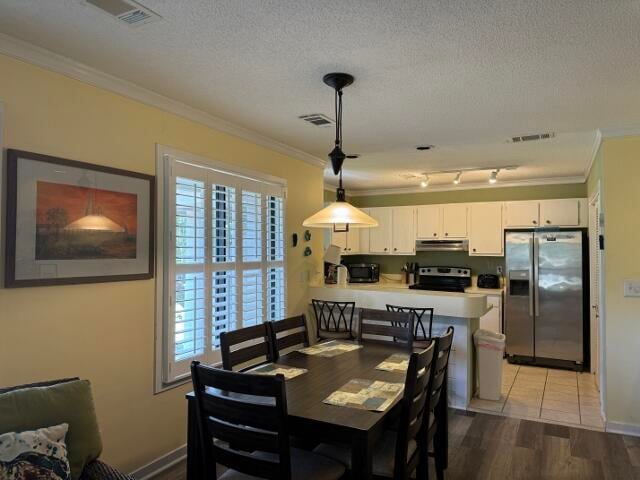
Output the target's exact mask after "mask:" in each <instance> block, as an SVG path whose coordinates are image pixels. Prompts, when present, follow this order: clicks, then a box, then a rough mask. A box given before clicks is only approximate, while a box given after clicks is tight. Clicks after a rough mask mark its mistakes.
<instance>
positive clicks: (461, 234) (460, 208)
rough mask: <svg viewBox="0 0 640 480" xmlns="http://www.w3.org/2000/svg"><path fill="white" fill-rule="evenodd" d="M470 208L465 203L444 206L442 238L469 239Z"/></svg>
mask: <svg viewBox="0 0 640 480" xmlns="http://www.w3.org/2000/svg"><path fill="white" fill-rule="evenodd" d="M467 214H468V207H467V205H466V204H464V203H451V204H448V205H443V206H442V238H467Z"/></svg>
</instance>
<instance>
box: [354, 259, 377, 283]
mask: <svg viewBox="0 0 640 480" xmlns="http://www.w3.org/2000/svg"><path fill="white" fill-rule="evenodd" d="M346 267H347V269H348V270H349V283H378V282H379V281H380V264H379V263H352V264H351V265H347V266H346Z"/></svg>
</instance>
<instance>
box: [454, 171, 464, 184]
mask: <svg viewBox="0 0 640 480" xmlns="http://www.w3.org/2000/svg"><path fill="white" fill-rule="evenodd" d="M461 176H462V172H458V173H456V178H454V179H453V183H454V184H455V185H458V184H459V183H460V177H461Z"/></svg>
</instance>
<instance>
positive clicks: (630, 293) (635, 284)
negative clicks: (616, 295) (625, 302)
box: [624, 280, 640, 297]
mask: <svg viewBox="0 0 640 480" xmlns="http://www.w3.org/2000/svg"><path fill="white" fill-rule="evenodd" d="M624 296H625V297H640V280H625V281H624Z"/></svg>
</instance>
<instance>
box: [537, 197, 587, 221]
mask: <svg viewBox="0 0 640 480" xmlns="http://www.w3.org/2000/svg"><path fill="white" fill-rule="evenodd" d="M580 213H581V212H580V200H579V199H577V198H569V199H562V200H542V201H541V202H540V226H542V227H548V226H554V225H562V226H567V227H576V226H578V225H580Z"/></svg>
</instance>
